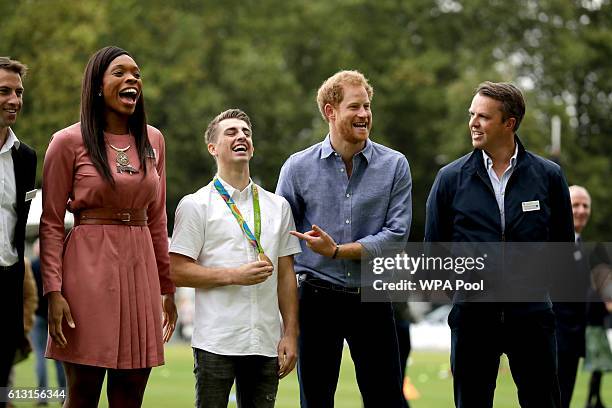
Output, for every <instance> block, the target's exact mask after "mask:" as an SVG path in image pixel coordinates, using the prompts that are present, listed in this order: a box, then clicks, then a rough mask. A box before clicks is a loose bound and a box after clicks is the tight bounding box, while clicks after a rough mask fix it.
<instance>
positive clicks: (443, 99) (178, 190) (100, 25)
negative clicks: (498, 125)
mask: <svg viewBox="0 0 612 408" xmlns="http://www.w3.org/2000/svg"><path fill="white" fill-rule="evenodd" d="M0 14H1V15H2V16H3V23H2V25H0V39H1V40H0V54H2V55H10V56H11V57H13V58H15V59H19V60H21V61H22V62H24V63H26V64H27V65H28V66H29V68H30V73H29V76H28V77H27V78H26V80H25V83H24V85H25V88H26V91H25V95H24V108H23V110H22V113H21V117H20V119H19V120H18V122H17V125H16V126H15V131H16V133H17V136H18V137H20V138H21V139H23V140H24V141H26V142H27V143H29V144H31V145H32V146H33V147H34V148H35V149H36V150H37V151H38V152H39V156H40V161H39V173H38V183H39V184H40V178H41V170H42V156H43V153H44V151H45V150H46V146H47V144H48V141H49V138H50V136H51V135H52V134H53V133H54V132H55V131H57V130H59V129H61V128H63V127H66V126H68V125H69V124H72V123H74V122H76V121H78V118H79V98H80V86H81V79H82V74H83V70H84V67H85V64H86V62H87V60H88V58H89V56H90V55H91V54H92V53H93V52H95V51H96V50H97V49H99V48H101V47H103V46H105V45H110V44H114V45H117V46H120V47H122V48H125V49H126V50H128V51H129V52H130V53H131V54H132V55H133V56H134V58H135V60H136V61H137V63H138V64H139V65H140V67H141V69H142V73H143V92H144V96H145V101H146V108H147V114H148V120H149V123H150V124H151V125H153V126H155V127H157V128H159V129H160V130H161V131H162V132H163V133H164V136H165V138H166V147H167V185H168V191H167V194H168V202H167V204H168V215H169V229H171V228H172V218H173V214H174V209H175V208H176V205H177V203H178V201H179V200H180V198H181V197H182V196H184V195H185V194H187V193H190V192H193V191H195V190H197V189H198V188H199V187H201V186H203V185H204V184H206V183H207V182H208V181H209V180H210V178H211V177H212V175H213V174H214V170H215V168H214V161H213V160H212V158H211V157H209V155H208V154H207V152H206V148H205V145H204V136H203V134H204V129H205V128H206V125H207V124H208V122H209V121H210V120H211V119H212V118H213V117H214V116H215V115H216V114H217V113H219V112H220V111H222V110H224V109H227V108H230V107H239V108H241V109H243V110H245V111H246V112H247V113H248V114H249V115H250V116H251V119H252V122H253V131H254V143H255V148H256V152H255V156H254V158H253V161H252V165H251V170H252V175H253V177H254V178H255V179H256V180H257V181H258V182H260V183H261V184H262V185H263V186H264V187H265V188H267V189H271V190H274V188H275V185H276V180H277V177H278V172H279V170H280V167H281V165H282V163H283V162H284V161H285V160H286V158H287V157H288V156H289V155H290V154H291V153H293V152H295V151H298V150H301V149H303V148H305V147H307V146H309V145H310V144H313V143H315V142H317V141H320V140H322V139H323V137H324V136H325V134H326V130H327V129H326V124H325V122H324V121H323V119H322V118H321V117H320V114H319V112H318V109H317V106H316V101H315V94H316V90H317V88H318V87H319V85H320V84H321V82H322V81H323V79H325V78H327V77H328V76H329V75H331V74H333V73H334V72H336V71H338V70H340V69H358V70H360V71H362V72H363V73H364V74H365V75H366V76H367V77H368V78H369V80H370V81H371V83H372V85H373V86H374V90H375V95H374V98H373V100H372V110H373V115H374V119H373V124H374V126H373V131H372V133H371V137H372V139H373V140H375V141H379V142H381V143H383V144H386V145H388V146H390V147H392V148H394V149H396V150H399V151H400V152H402V153H404V154H405V155H406V157H407V158H408V160H409V162H410V165H411V170H412V175H413V200H414V201H413V211H414V218H413V228H412V234H411V240H416V241H419V240H422V237H423V225H424V218H425V201H426V198H427V194H428V192H429V189H430V187H431V184H432V182H433V179H434V177H435V175H436V172H437V170H438V169H439V168H440V167H441V166H443V165H444V164H446V163H448V162H450V161H452V160H453V159H455V158H456V157H459V156H461V155H463V154H466V153H467V152H469V151H470V150H471V145H470V139H469V132H468V128H467V122H468V115H467V109H468V107H469V103H470V100H471V97H472V94H473V91H474V89H475V88H476V86H477V85H478V84H479V83H480V82H482V81H484V80H492V81H512V82H514V83H516V84H518V85H519V87H521V88H522V89H523V90H524V92H525V94H526V98H527V114H526V117H525V120H524V122H523V124H522V125H521V129H520V130H519V136H520V137H521V139H522V140H523V142H524V143H525V145H526V146H527V148H528V149H531V150H533V151H534V152H536V153H538V154H541V155H543V156H545V157H551V151H550V145H551V135H550V133H551V131H550V128H551V125H550V123H551V118H552V117H553V116H558V117H559V118H560V119H561V141H562V150H561V154H560V156H559V157H558V158H556V160H557V161H558V162H559V163H560V164H561V165H562V167H563V168H564V171H565V174H566V176H567V178H568V182H569V183H570V184H581V185H584V186H585V187H587V188H588V189H589V191H590V192H591V194H592V196H593V216H592V221H591V225H590V226H589V227H588V229H587V230H586V233H585V237H587V236H588V239H590V240H601V241H611V240H612V239H611V238H610V230H611V228H610V221H609V220H610V219H611V218H612V206H610V205H608V203H609V202H610V201H612V189H610V188H609V180H610V176H611V174H610V169H611V163H610V162H611V157H612V154H611V153H612V143H610V141H609V138H610V136H612V116H611V115H610V112H611V111H612V109H611V108H612V64H610V62H609V61H610V60H612V24H611V23H612V5H611V4H610V1H609V0H548V1H536V0H516V1H513V2H506V1H503V0H487V1H485V0H471V1H467V0H466V1H460V0H378V1H368V0H337V1H334V2H329V1H324V0H311V1H308V2H305V1H304V2H302V1H296V2H285V1H280V0H260V1H253V0H241V1H236V0H227V1H224V2H217V1H212V0H163V1H161V0H151V1H139V0H109V1H105V2H98V1H94V0H82V1H76V0H75V1H59V0H48V1H38V0H22V1H19V2H2V3H1V4H0ZM170 232H171V231H170Z"/></svg>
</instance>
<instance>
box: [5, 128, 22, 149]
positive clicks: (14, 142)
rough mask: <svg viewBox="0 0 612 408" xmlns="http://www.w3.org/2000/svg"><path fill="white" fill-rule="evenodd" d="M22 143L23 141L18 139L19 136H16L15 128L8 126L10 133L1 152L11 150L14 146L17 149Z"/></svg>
mask: <svg viewBox="0 0 612 408" xmlns="http://www.w3.org/2000/svg"><path fill="white" fill-rule="evenodd" d="M20 143H21V142H20V141H19V139H17V136H15V133H14V132H13V129H11V128H8V135H7V137H6V141H5V142H4V145H3V146H2V149H0V153H4V152H7V151H9V150H11V148H12V147H13V146H15V149H19V145H20Z"/></svg>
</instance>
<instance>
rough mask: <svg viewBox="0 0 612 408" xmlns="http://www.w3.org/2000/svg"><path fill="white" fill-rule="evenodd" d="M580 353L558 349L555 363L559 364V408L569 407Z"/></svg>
mask: <svg viewBox="0 0 612 408" xmlns="http://www.w3.org/2000/svg"><path fill="white" fill-rule="evenodd" d="M579 361H580V355H578V353H576V352H575V351H572V350H569V351H565V350H559V352H558V355H557V364H558V366H559V370H558V371H559V387H560V389H561V408H569V406H570V402H571V401H572V394H573V393H574V385H575V384H576V374H577V372H578V362H579Z"/></svg>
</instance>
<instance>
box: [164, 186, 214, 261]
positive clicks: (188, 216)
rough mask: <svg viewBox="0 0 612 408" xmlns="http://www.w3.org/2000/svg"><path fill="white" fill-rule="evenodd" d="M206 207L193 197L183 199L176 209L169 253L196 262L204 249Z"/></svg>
mask: <svg viewBox="0 0 612 408" xmlns="http://www.w3.org/2000/svg"><path fill="white" fill-rule="evenodd" d="M205 224H206V207H205V205H204V204H201V203H198V202H196V200H195V199H194V197H193V195H188V196H185V197H183V199H182V200H181V201H180V202H179V205H178V206H177V207H176V213H175V215H174V230H173V232H172V241H171V242H170V252H172V253H175V254H180V255H184V256H187V257H189V258H191V259H193V260H197V259H198V257H199V256H200V252H201V251H202V248H203V247H204V239H205V232H206V231H205Z"/></svg>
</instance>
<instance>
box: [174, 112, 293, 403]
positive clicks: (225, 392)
mask: <svg viewBox="0 0 612 408" xmlns="http://www.w3.org/2000/svg"><path fill="white" fill-rule="evenodd" d="M205 138H206V143H207V146H208V151H209V153H210V154H211V155H212V156H214V158H215V160H216V162H217V170H218V173H217V175H216V176H215V178H214V179H213V181H211V182H210V183H209V184H208V185H206V186H205V187H203V188H201V189H200V190H198V191H197V192H195V193H193V194H189V195H187V196H185V197H184V198H183V199H182V200H181V202H180V203H179V205H178V207H177V209H176V216H175V221H174V232H173V237H172V242H171V244H170V265H171V268H170V269H171V275H172V279H173V280H174V282H175V283H176V285H177V286H189V287H194V288H196V299H195V318H194V322H195V323H194V332H193V337H192V346H193V350H194V360H195V365H194V366H195V371H194V372H195V377H196V406H197V407H222V406H227V403H228V397H229V392H230V389H231V387H232V384H233V382H234V380H235V381H236V393H237V399H238V406H239V407H257V408H259V407H273V406H274V402H275V399H276V391H277V388H278V380H279V378H282V377H284V376H286V375H287V374H288V373H289V372H290V371H291V370H293V368H294V367H295V362H296V354H297V351H296V350H297V334H298V322H297V308H298V306H297V287H296V279H295V274H294V270H293V255H294V254H296V253H299V252H300V251H301V250H300V244H299V242H298V239H297V238H295V237H293V236H291V235H290V234H289V231H292V230H294V229H295V224H294V221H293V217H292V215H291V209H290V207H289V204H288V203H287V201H286V200H285V199H284V198H282V197H280V196H277V195H275V194H272V193H270V192H268V191H265V190H264V189H262V188H261V187H259V186H257V185H255V184H254V183H253V182H252V181H251V179H250V172H249V161H250V160H251V157H252V156H253V150H254V149H253V140H252V134H251V121H250V119H249V117H248V116H247V115H246V113H244V112H242V111H241V110H239V109H230V110H227V111H225V112H222V113H220V114H219V115H217V117H215V118H214V119H213V120H212V121H211V122H210V124H209V125H208V128H207V129H206V134H205ZM279 311H280V315H282V322H281V319H280V316H279Z"/></svg>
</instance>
